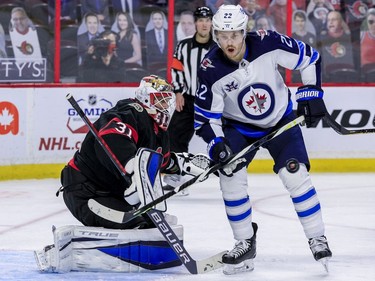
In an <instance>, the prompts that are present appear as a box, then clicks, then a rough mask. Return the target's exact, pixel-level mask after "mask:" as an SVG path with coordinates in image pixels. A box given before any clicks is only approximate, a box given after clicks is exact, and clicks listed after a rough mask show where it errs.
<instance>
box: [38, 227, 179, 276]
mask: <svg viewBox="0 0 375 281" xmlns="http://www.w3.org/2000/svg"><path fill="white" fill-rule="evenodd" d="M171 228H172V229H173V231H174V232H175V233H176V235H177V236H178V238H179V239H180V240H181V241H182V240H183V227H182V226H181V225H173V226H171ZM68 232H69V233H71V236H70V235H67V236H65V235H66V234H67V233H68ZM54 240H55V245H51V246H47V247H45V248H44V249H43V250H41V251H35V256H36V258H37V264H38V267H39V269H40V270H41V271H43V272H58V273H63V272H68V271H96V272H142V271H147V270H156V269H164V268H170V267H175V266H180V265H181V264H182V263H181V261H180V259H179V258H178V257H177V255H176V253H175V252H174V251H173V249H172V248H171V247H170V246H169V245H168V243H167V242H166V241H165V238H164V237H163V236H162V234H161V233H160V232H159V230H158V229H131V230H116V229H105V228H99V227H84V226H64V227H61V228H58V229H56V230H55V231H54ZM64 244H65V245H67V246H69V249H68V250H65V248H60V246H61V245H64Z"/></svg>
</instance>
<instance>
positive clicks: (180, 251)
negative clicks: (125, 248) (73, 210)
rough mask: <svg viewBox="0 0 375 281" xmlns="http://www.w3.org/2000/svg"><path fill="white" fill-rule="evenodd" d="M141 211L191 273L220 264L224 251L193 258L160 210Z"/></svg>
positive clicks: (122, 170)
mask: <svg viewBox="0 0 375 281" xmlns="http://www.w3.org/2000/svg"><path fill="white" fill-rule="evenodd" d="M66 99H67V100H68V101H69V103H70V104H71V105H72V106H73V108H74V109H75V110H76V111H77V113H78V115H79V116H80V117H81V118H82V120H83V121H84V122H85V124H86V125H87V126H88V127H89V129H90V131H91V133H92V134H93V135H94V137H95V139H96V140H97V141H98V142H99V143H100V145H101V147H102V148H103V149H104V151H105V153H106V154H107V156H108V157H109V158H110V159H111V161H112V163H113V165H115V167H116V169H117V170H118V171H119V172H120V174H121V175H122V176H123V177H124V178H126V171H125V168H124V167H123V166H122V165H121V163H120V162H119V161H118V159H117V158H116V156H115V155H114V154H113V152H112V151H111V149H110V148H109V146H108V145H107V144H106V142H105V141H104V139H103V138H101V137H100V136H99V134H98V131H97V130H96V128H95V127H94V125H93V124H92V123H91V121H90V120H89V119H88V118H87V116H86V115H85V113H84V112H83V111H82V109H81V107H80V106H79V105H78V103H77V101H76V100H75V99H74V97H73V96H72V95H71V94H67V96H66ZM90 202H91V203H92V202H96V201H93V200H91V201H90V200H89V202H88V203H89V207H90ZM96 207H100V206H96ZM103 207H104V206H103ZM90 208H91V207H90ZM104 209H108V208H107V207H104ZM99 210H100V212H99V214H97V215H101V216H103V218H106V217H105V212H104V213H102V210H101V209H99ZM110 210H111V209H110ZM93 211H94V210H93ZM112 211H115V210H112ZM143 213H147V215H148V216H149V217H150V219H151V220H152V221H153V223H154V224H155V225H156V227H157V228H158V229H159V231H160V233H161V234H162V235H163V237H164V238H165V240H166V241H167V242H168V244H169V245H170V247H171V249H172V250H173V251H174V252H175V254H176V255H177V256H178V258H179V259H180V260H181V262H182V263H183V264H184V266H185V267H186V269H187V270H188V271H189V272H190V273H191V274H200V273H206V272H209V271H212V270H215V269H217V268H220V267H221V266H222V261H221V260H222V256H223V254H224V253H226V251H223V252H220V253H218V254H216V255H213V256H211V257H209V258H206V259H203V260H194V259H193V258H192V257H191V256H190V255H189V253H188V252H187V251H186V249H185V247H184V246H183V244H182V242H181V241H180V240H179V239H178V237H177V235H176V234H175V233H174V231H173V230H172V228H171V227H170V225H169V224H168V223H167V222H166V220H165V218H164V215H163V214H162V213H161V212H160V211H158V210H155V209H152V208H148V210H147V211H145V212H143ZM143 213H142V214H143ZM129 221H130V220H129Z"/></svg>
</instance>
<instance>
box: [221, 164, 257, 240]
mask: <svg viewBox="0 0 375 281" xmlns="http://www.w3.org/2000/svg"><path fill="white" fill-rule="evenodd" d="M220 188H221V192H222V196H223V200H224V204H225V211H226V213H227V217H228V220H229V224H230V226H231V228H232V231H233V236H234V239H236V240H243V239H249V238H251V237H252V236H253V234H254V232H253V227H252V225H251V221H252V216H251V213H252V209H251V202H250V198H249V195H248V193H247V188H248V185H247V169H246V167H243V168H242V169H241V170H239V171H238V172H236V173H234V174H233V176H232V177H227V176H224V175H222V174H221V173H220Z"/></svg>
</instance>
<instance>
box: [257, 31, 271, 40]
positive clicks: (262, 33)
mask: <svg viewBox="0 0 375 281" xmlns="http://www.w3.org/2000/svg"><path fill="white" fill-rule="evenodd" d="M256 34H257V35H258V36H259V37H260V40H261V41H262V40H263V39H264V37H265V36H267V35H269V32H268V31H267V30H264V29H259V30H257V31H256Z"/></svg>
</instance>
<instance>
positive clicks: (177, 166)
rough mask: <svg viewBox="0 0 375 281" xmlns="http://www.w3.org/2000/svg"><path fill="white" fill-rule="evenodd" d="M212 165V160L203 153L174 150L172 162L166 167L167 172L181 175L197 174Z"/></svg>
mask: <svg viewBox="0 0 375 281" xmlns="http://www.w3.org/2000/svg"><path fill="white" fill-rule="evenodd" d="M210 165H211V160H210V159H209V158H208V157H207V156H206V155H204V154H202V153H198V154H196V155H194V154H192V153H188V152H179V153H174V152H172V153H171V160H170V164H169V166H168V167H167V169H166V173H169V174H178V175H181V176H185V175H192V176H197V175H199V174H201V173H203V172H204V171H205V170H206V169H208V168H209V167H210Z"/></svg>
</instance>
